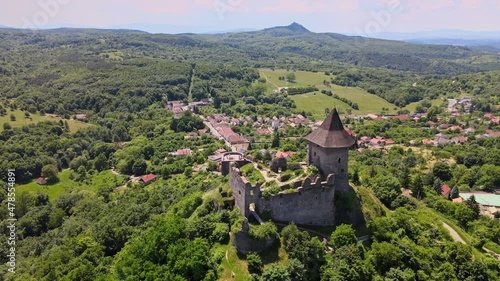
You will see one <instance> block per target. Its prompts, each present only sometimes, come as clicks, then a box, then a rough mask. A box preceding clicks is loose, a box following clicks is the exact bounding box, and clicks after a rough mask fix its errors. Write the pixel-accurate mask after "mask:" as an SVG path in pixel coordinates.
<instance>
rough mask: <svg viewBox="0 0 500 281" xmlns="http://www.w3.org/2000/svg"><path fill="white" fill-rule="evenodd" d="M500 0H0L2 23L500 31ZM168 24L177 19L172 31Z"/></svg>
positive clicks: (211, 28)
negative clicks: (297, 26) (294, 25)
mask: <svg viewBox="0 0 500 281" xmlns="http://www.w3.org/2000/svg"><path fill="white" fill-rule="evenodd" d="M498 15H500V0H185V1H182V0H1V2H0V25H5V26H11V27H30V28H49V27H58V26H73V27H95V28H110V27H130V28H133V27H141V26H142V27H145V28H147V26H154V25H156V28H157V29H160V30H161V29H162V28H163V29H165V32H172V30H176V29H177V30H179V32H186V31H192V32H206V31H222V30H234V29H240V28H250V29H261V28H266V27H272V26H276V25H288V24H290V23H292V22H298V23H300V24H302V25H304V26H305V27H307V28H308V29H310V30H311V31H315V32H338V33H350V34H351V33H358V34H370V33H377V32H416V31H430V30H448V29H454V30H469V31H498V30H500V17H499V16H498ZM166 26H171V28H169V29H168V30H167V28H166Z"/></svg>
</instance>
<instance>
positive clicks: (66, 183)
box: [16, 170, 79, 201]
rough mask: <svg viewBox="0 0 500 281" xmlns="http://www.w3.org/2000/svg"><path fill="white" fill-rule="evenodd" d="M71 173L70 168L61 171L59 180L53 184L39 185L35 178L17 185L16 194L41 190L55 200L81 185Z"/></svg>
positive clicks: (35, 192) (51, 199)
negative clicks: (73, 178) (71, 176)
mask: <svg viewBox="0 0 500 281" xmlns="http://www.w3.org/2000/svg"><path fill="white" fill-rule="evenodd" d="M70 174H71V171H70V170H64V171H62V172H61V173H59V182H58V183H56V184H52V185H39V184H37V183H36V180H33V181H31V182H30V183H28V184H20V185H18V186H17V189H16V196H20V195H21V193H23V192H25V191H27V192H29V193H34V194H37V193H38V192H41V193H46V194H47V195H48V196H49V200H50V201H54V200H56V199H57V198H59V196H61V195H62V194H63V193H66V192H68V191H70V190H71V189H72V188H74V187H75V186H77V185H79V183H77V182H75V181H73V180H71V179H70V178H69V175H70Z"/></svg>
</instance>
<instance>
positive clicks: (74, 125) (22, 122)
mask: <svg viewBox="0 0 500 281" xmlns="http://www.w3.org/2000/svg"><path fill="white" fill-rule="evenodd" d="M11 114H14V116H15V117H16V121H10V115H11ZM30 118H31V119H29V118H26V117H25V116H24V111H21V110H15V111H10V110H8V111H7V115H5V116H0V132H1V131H3V124H4V123H9V124H10V125H11V126H12V127H13V128H19V127H22V126H27V125H29V124H36V123H39V122H43V121H54V122H59V120H64V119H62V118H61V117H51V116H41V115H39V114H31V115H30ZM67 121H68V124H69V130H70V131H71V132H72V133H74V132H76V131H78V130H79V129H81V128H85V127H88V126H91V125H90V124H87V123H84V122H80V121H76V120H67Z"/></svg>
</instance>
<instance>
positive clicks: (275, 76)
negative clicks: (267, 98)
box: [259, 69, 333, 89]
mask: <svg viewBox="0 0 500 281" xmlns="http://www.w3.org/2000/svg"><path fill="white" fill-rule="evenodd" d="M259 72H260V75H261V76H262V77H264V78H266V79H267V83H268V85H269V87H271V88H273V89H275V88H279V87H305V86H309V85H316V86H323V81H324V80H326V81H330V79H331V78H332V77H333V76H328V75H325V74H324V73H323V72H317V73H314V72H308V71H295V72H294V73H295V76H296V77H297V80H296V81H295V83H289V82H287V81H284V80H279V77H280V76H286V75H287V73H291V72H292V71H286V69H275V70H274V71H273V70H271V69H261V70H260V71H259Z"/></svg>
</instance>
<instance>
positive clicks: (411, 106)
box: [403, 99, 446, 112]
mask: <svg viewBox="0 0 500 281" xmlns="http://www.w3.org/2000/svg"><path fill="white" fill-rule="evenodd" d="M445 102H446V101H444V100H441V99H436V100H431V104H432V105H435V106H441V105H442V104H443V103H445ZM419 103H420V102H419V101H417V102H412V103H410V104H408V105H407V106H405V107H403V109H406V110H408V111H410V112H415V110H416V109H417V106H418V104H419Z"/></svg>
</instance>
